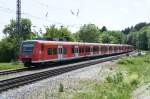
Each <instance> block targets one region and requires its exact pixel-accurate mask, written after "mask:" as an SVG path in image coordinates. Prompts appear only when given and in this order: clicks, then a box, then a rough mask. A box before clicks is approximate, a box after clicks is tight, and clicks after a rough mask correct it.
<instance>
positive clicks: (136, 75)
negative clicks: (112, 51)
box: [63, 53, 150, 99]
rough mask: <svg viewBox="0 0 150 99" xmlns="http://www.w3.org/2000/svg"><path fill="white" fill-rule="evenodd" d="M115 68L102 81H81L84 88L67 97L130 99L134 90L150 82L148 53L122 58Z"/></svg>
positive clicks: (79, 98) (149, 56) (76, 98)
mask: <svg viewBox="0 0 150 99" xmlns="http://www.w3.org/2000/svg"><path fill="white" fill-rule="evenodd" d="M117 67H118V68H117V70H116V72H115V73H113V74H111V75H109V76H108V77H106V78H105V80H104V81H91V80H89V81H82V83H83V82H84V86H83V87H85V88H83V89H80V90H76V91H74V92H71V93H70V92H69V94H68V96H69V97H71V99H130V98H132V92H133V91H134V90H135V89H136V88H138V87H139V86H141V85H143V84H147V83H149V82H150V76H149V75H150V53H149V54H146V55H144V56H136V57H127V58H123V59H121V60H120V61H118V63H117ZM89 82H90V83H89ZM66 93H68V91H67V90H66V92H65V91H64V94H65V95H67V94H66ZM63 96H64V95H63Z"/></svg>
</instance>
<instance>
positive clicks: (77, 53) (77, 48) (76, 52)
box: [74, 45, 79, 57]
mask: <svg viewBox="0 0 150 99" xmlns="http://www.w3.org/2000/svg"><path fill="white" fill-rule="evenodd" d="M75 49H76V51H75V53H74V54H75V57H78V55H79V46H77V45H76V46H75Z"/></svg>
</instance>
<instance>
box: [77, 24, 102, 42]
mask: <svg viewBox="0 0 150 99" xmlns="http://www.w3.org/2000/svg"><path fill="white" fill-rule="evenodd" d="M99 36H100V35H99V30H98V27H96V26H95V25H94V24H87V25H86V24H85V25H84V26H82V27H81V28H80V30H79V31H78V36H77V37H78V38H79V41H82V42H91V43H96V42H97V43H98V42H99Z"/></svg>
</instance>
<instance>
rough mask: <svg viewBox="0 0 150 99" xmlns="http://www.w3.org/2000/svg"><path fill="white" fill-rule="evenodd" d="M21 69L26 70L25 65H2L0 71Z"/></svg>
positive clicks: (16, 63)
mask: <svg viewBox="0 0 150 99" xmlns="http://www.w3.org/2000/svg"><path fill="white" fill-rule="evenodd" d="M19 68H24V66H23V64H19V63H18V62H11V63H0V70H8V69H19Z"/></svg>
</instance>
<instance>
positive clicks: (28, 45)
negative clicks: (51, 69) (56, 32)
mask: <svg viewBox="0 0 150 99" xmlns="http://www.w3.org/2000/svg"><path fill="white" fill-rule="evenodd" d="M133 50H134V49H133V46H131V45H125V44H99V43H81V42H65V41H46V40H27V41H24V42H23V43H22V45H21V47H20V54H19V61H21V62H23V63H24V65H25V66H27V67H29V66H30V65H33V64H44V63H48V62H54V61H55V62H56V61H64V60H70V59H78V58H83V57H94V56H103V55H115V54H121V53H126V52H130V51H133Z"/></svg>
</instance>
